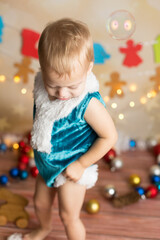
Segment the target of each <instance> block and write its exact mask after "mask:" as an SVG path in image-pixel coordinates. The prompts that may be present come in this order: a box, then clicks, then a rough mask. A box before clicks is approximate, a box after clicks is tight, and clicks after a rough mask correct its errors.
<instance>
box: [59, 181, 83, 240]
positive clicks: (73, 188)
mask: <svg viewBox="0 0 160 240" xmlns="http://www.w3.org/2000/svg"><path fill="white" fill-rule="evenodd" d="M85 192H86V187H85V186H82V185H79V184H77V183H74V182H71V181H67V182H66V183H65V184H64V185H62V186H61V187H59V188H58V200H59V211H60V212H59V213H60V217H61V219H62V222H63V224H64V227H65V231H66V234H67V237H68V239H69V240H85V236H86V231H85V228H84V226H83V223H82V221H81V220H80V211H81V207H82V204H83V200H84V196H85Z"/></svg>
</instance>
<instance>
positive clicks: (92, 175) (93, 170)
mask: <svg viewBox="0 0 160 240" xmlns="http://www.w3.org/2000/svg"><path fill="white" fill-rule="evenodd" d="M97 179H98V165H97V164H94V165H92V166H90V167H88V168H86V169H85V171H84V173H83V175H82V176H81V178H80V179H79V181H78V182H77V183H78V184H80V185H85V186H86V188H87V189H89V188H92V187H93V186H94V185H95V183H96V182H97ZM66 181H67V179H66V177H65V176H64V175H63V174H62V173H61V174H59V175H58V177H57V178H56V179H55V182H54V187H60V186H62V185H63V184H64V183H65V182H66Z"/></svg>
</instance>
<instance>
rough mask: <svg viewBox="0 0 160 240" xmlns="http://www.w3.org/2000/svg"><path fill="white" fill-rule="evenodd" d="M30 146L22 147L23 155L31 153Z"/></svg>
mask: <svg viewBox="0 0 160 240" xmlns="http://www.w3.org/2000/svg"><path fill="white" fill-rule="evenodd" d="M31 149H32V148H31V146H30V145H27V144H26V145H25V146H24V147H23V149H22V152H24V153H29V152H30V151H31Z"/></svg>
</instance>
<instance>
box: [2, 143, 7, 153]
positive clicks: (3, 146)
mask: <svg viewBox="0 0 160 240" xmlns="http://www.w3.org/2000/svg"><path fill="white" fill-rule="evenodd" d="M6 150H7V145H6V144H5V143H0V151H1V152H5V151H6Z"/></svg>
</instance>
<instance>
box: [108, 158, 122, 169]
mask: <svg viewBox="0 0 160 240" xmlns="http://www.w3.org/2000/svg"><path fill="white" fill-rule="evenodd" d="M110 166H111V171H115V170H119V169H121V168H122V167H123V161H122V160H121V159H120V158H118V157H115V158H114V159H112V160H111V162H110Z"/></svg>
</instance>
